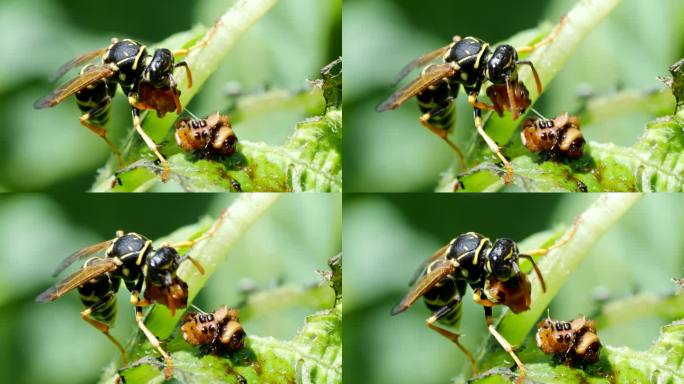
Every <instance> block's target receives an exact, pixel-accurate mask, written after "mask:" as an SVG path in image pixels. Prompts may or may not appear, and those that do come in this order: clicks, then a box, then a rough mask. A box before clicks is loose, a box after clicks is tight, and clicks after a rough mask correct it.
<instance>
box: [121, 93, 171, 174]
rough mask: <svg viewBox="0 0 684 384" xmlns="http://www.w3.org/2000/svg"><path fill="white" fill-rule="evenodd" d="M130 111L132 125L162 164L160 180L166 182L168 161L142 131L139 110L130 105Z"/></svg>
mask: <svg viewBox="0 0 684 384" xmlns="http://www.w3.org/2000/svg"><path fill="white" fill-rule="evenodd" d="M129 101H130V100H129ZM131 111H132V114H133V127H134V128H135V130H136V131H137V132H138V134H139V135H140V137H142V139H143V141H145V144H147V147H148V148H149V149H150V151H152V152H153V153H154V154H155V156H157V158H158V159H159V161H160V162H161V164H162V166H163V167H164V171H162V175H161V180H162V182H164V183H166V182H167V181H169V162H168V161H166V159H165V158H164V156H162V154H161V153H159V150H158V149H157V144H155V142H154V141H153V140H152V138H150V137H149V136H147V133H145V131H143V129H142V126H141V125H140V110H139V109H137V108H135V107H134V106H132V105H131Z"/></svg>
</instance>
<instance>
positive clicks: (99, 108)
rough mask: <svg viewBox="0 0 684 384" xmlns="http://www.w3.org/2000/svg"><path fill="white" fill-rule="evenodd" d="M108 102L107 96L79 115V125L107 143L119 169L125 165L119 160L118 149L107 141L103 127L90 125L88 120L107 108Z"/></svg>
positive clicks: (119, 152)
mask: <svg viewBox="0 0 684 384" xmlns="http://www.w3.org/2000/svg"><path fill="white" fill-rule="evenodd" d="M110 102H111V97H109V96H107V97H106V98H105V99H104V100H102V102H101V103H100V104H98V105H96V106H95V107H93V109H91V110H90V111H88V112H86V113H84V114H83V115H81V118H80V122H81V125H83V126H84V127H86V128H88V129H89V130H90V131H91V132H93V133H94V134H96V135H98V136H100V137H101V138H102V140H104V141H105V143H107V145H108V146H109V148H110V149H111V150H112V153H114V156H116V160H117V161H118V162H119V167H123V166H124V165H125V164H124V162H123V159H122V158H121V151H119V147H117V146H116V144H114V143H112V142H111V141H109V139H108V138H107V130H106V129H105V128H103V127H100V126H99V125H95V124H92V123H90V118H91V117H92V116H96V115H97V114H98V113H100V112H102V110H103V109H104V108H107V106H108V105H109V103H110Z"/></svg>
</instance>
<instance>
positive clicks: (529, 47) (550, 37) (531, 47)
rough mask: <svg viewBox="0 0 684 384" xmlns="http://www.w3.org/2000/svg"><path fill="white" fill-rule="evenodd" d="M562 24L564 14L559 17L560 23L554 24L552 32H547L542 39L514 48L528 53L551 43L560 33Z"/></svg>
mask: <svg viewBox="0 0 684 384" xmlns="http://www.w3.org/2000/svg"><path fill="white" fill-rule="evenodd" d="M563 24H565V16H562V17H561V19H560V23H558V25H557V26H556V28H555V29H554V31H553V32H551V33H549V34H548V35H547V36H546V37H545V38H544V39H542V40H541V41H539V42H537V43H536V44H533V45H526V46H524V47H520V48H516V49H515V50H516V51H518V53H530V52H532V51H534V50H535V49H537V48H539V47H542V46H544V45H546V44H549V43H551V42H552V41H554V40H555V39H556V37H558V34H559V33H560V31H561V29H562V28H563Z"/></svg>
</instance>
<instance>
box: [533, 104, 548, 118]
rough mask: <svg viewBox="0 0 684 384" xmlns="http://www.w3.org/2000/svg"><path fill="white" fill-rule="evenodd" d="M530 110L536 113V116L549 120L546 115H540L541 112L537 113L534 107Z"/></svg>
mask: <svg viewBox="0 0 684 384" xmlns="http://www.w3.org/2000/svg"><path fill="white" fill-rule="evenodd" d="M530 110H531V111H532V112H534V114H535V115H537V116H539V117H540V118H542V119H544V120H547V118H546V117H544V115H542V114H541V113H539V111H537V110H536V109H534V107H530Z"/></svg>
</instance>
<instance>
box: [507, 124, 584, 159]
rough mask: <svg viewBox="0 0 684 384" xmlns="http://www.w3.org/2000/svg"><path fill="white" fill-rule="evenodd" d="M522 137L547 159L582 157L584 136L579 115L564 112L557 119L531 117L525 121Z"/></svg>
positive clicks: (528, 147)
mask: <svg viewBox="0 0 684 384" xmlns="http://www.w3.org/2000/svg"><path fill="white" fill-rule="evenodd" d="M522 127H523V128H522V131H520V138H521V140H522V143H523V145H524V146H525V147H526V148H527V149H529V150H530V151H531V152H540V153H541V156H542V157H543V158H545V159H550V160H553V161H561V160H563V159H566V158H567V159H577V158H579V157H582V154H583V147H584V143H585V141H584V137H583V136H582V132H581V131H580V121H579V118H577V116H572V115H569V114H567V113H564V114H562V115H560V116H558V117H556V118H555V119H546V118H544V117H542V118H533V117H529V118H527V119H525V121H523V124H522Z"/></svg>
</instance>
